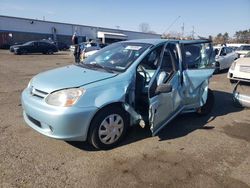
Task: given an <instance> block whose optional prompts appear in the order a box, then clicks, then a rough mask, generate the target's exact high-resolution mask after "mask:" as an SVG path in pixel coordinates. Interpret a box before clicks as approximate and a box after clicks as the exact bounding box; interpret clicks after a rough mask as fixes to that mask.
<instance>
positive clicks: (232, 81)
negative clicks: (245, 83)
mask: <svg viewBox="0 0 250 188" xmlns="http://www.w3.org/2000/svg"><path fill="white" fill-rule="evenodd" d="M229 81H230V83H231V84H235V83H236V82H237V81H236V80H233V79H229Z"/></svg>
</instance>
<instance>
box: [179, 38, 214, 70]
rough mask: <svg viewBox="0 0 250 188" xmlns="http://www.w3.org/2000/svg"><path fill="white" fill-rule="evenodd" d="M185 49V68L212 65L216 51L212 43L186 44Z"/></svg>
mask: <svg viewBox="0 0 250 188" xmlns="http://www.w3.org/2000/svg"><path fill="white" fill-rule="evenodd" d="M183 51H184V52H183V53H184V55H183V56H184V57H183V61H184V62H183V63H184V68H186V69H201V68H211V67H212V63H213V61H214V53H213V47H212V45H211V44H210V43H200V44H185V45H184V50H183Z"/></svg>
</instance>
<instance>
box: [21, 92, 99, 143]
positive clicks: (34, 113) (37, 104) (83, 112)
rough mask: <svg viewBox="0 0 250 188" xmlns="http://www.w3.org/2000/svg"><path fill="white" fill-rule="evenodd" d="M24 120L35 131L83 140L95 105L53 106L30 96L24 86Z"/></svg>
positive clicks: (49, 135)
mask: <svg viewBox="0 0 250 188" xmlns="http://www.w3.org/2000/svg"><path fill="white" fill-rule="evenodd" d="M21 100H22V107H23V117H24V120H25V122H26V123H27V124H28V125H29V126H30V127H31V128H33V129H34V130H36V131H37V132H39V133H41V134H43V135H45V136H48V137H51V138H56V139H62V140H67V141H85V140H86V139H87V134H88V128H89V125H90V122H91V119H92V118H93V116H94V114H95V113H96V111H97V110H98V108H96V107H86V108H80V107H75V106H73V107H55V106H51V105H48V104H47V103H46V102H45V100H44V99H41V98H39V97H36V96H32V95H31V94H30V93H29V91H28V89H27V88H26V89H25V90H24V91H23V92H22V96H21Z"/></svg>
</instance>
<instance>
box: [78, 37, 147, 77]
mask: <svg viewBox="0 0 250 188" xmlns="http://www.w3.org/2000/svg"><path fill="white" fill-rule="evenodd" d="M150 46H151V45H150V44H145V43H131V42H130V43H129V42H123V43H114V44H112V45H110V46H107V47H105V48H103V49H101V50H100V51H98V52H96V53H95V54H93V55H91V56H89V57H88V58H87V59H85V60H84V61H83V62H82V63H81V64H82V65H98V67H103V68H106V69H111V70H115V71H119V72H122V71H124V70H125V69H126V68H128V67H129V66H130V65H131V64H132V63H133V62H134V61H135V60H136V59H137V58H138V57H139V56H140V55H141V54H142V53H143V52H144V51H145V50H146V49H148V48H149V47H150Z"/></svg>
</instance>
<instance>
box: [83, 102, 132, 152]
mask: <svg viewBox="0 0 250 188" xmlns="http://www.w3.org/2000/svg"><path fill="white" fill-rule="evenodd" d="M128 125H129V119H128V116H127V113H126V112H125V110H123V109H122V108H121V107H117V106H111V107H107V108H104V109H103V110H101V111H100V112H98V113H97V115H96V116H95V117H94V119H93V120H92V122H91V125H90V130H89V134H88V141H89V143H90V144H91V145H93V146H94V147H95V148H97V149H110V148H113V147H114V146H116V145H117V144H118V143H119V142H120V141H121V140H122V138H123V137H124V135H125V134H126V132H127V128H128Z"/></svg>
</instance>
